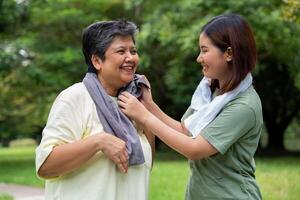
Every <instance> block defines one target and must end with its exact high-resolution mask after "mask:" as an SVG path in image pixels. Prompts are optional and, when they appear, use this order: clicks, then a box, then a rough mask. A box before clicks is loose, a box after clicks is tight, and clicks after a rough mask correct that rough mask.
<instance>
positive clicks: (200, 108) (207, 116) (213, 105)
mask: <svg viewBox="0 0 300 200" xmlns="http://www.w3.org/2000/svg"><path fill="white" fill-rule="evenodd" d="M252 80H253V79H252V75H251V73H248V74H247V76H246V77H245V78H244V80H243V81H242V82H241V83H240V84H239V85H238V86H237V87H236V88H235V89H234V90H231V91H229V92H226V93H224V94H222V95H219V96H216V97H215V98H213V99H212V93H211V89H210V83H211V79H209V78H207V77H203V79H202V80H201V82H200V83H199V85H198V87H197V89H196V90H195V92H194V94H193V97H192V102H191V106H190V107H191V108H192V109H193V110H195V112H194V113H193V114H192V115H190V116H189V117H188V118H186V119H185V120H184V124H185V126H186V128H187V129H188V130H189V132H190V133H191V134H192V136H193V137H194V138H195V137H197V136H198V135H199V133H200V132H201V131H202V130H203V129H204V128H205V127H206V126H207V125H208V124H209V123H210V122H212V121H213V120H214V119H215V118H216V116H217V115H218V113H219V112H220V111H221V110H222V108H223V107H224V106H225V105H226V104H227V103H228V102H229V101H231V100H233V99H234V98H235V97H236V96H237V95H238V94H240V93H241V92H244V91H246V90H247V89H248V88H249V87H250V86H251V85H252Z"/></svg>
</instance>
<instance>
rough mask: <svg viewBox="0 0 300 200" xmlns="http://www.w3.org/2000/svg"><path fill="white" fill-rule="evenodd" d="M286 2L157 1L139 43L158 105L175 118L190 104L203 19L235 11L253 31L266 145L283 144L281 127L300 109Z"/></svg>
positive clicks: (296, 30)
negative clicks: (257, 56)
mask: <svg viewBox="0 0 300 200" xmlns="http://www.w3.org/2000/svg"><path fill="white" fill-rule="evenodd" d="M287 6H289V4H286V3H284V2H282V1H279V0H272V1H266V2H262V1H259V0H251V1H234V0H228V1H204V0H203V1H201V0H190V1H180V2H178V3H173V4H172V5H170V4H161V6H160V7H159V9H156V10H155V12H154V13H153V14H151V15H149V16H148V18H147V19H146V20H145V23H143V26H142V31H141V33H140V37H141V41H140V44H141V51H142V53H143V56H144V57H143V58H144V59H143V64H144V65H143V70H144V71H145V73H146V74H147V75H148V76H149V77H150V80H151V82H152V83H153V84H154V87H153V88H154V94H155V96H156V97H159V104H160V105H161V106H162V108H163V109H164V110H166V111H167V112H168V113H170V114H172V115H173V116H174V117H176V118H177V119H179V118H180V116H181V114H182V113H183V112H184V110H185V108H186V107H187V106H188V103H189V99H190V97H191V95H192V91H193V90H194V89H195V87H196V85H197V84H198V83H199V81H200V75H199V74H200V73H199V71H200V66H199V65H198V64H196V62H195V59H196V57H197V54H198V51H199V50H198V46H197V44H198V42H197V40H198V36H199V31H200V28H201V27H202V26H203V25H204V23H206V22H207V21H208V20H209V19H210V18H211V17H213V16H215V15H219V14H224V13H239V14H241V15H243V16H244V17H245V18H246V19H247V20H248V21H249V22H250V24H251V25H252V27H253V30H254V33H255V36H256V41H257V46H258V54H259V59H258V65H257V68H256V70H255V72H254V80H255V87H256V89H257V90H258V93H259V94H260V97H261V99H262V103H263V113H264V119H265V126H266V129H267V131H268V134H269V137H268V138H269V143H268V148H270V149H276V150H280V151H281V150H284V146H283V136H284V132H285V130H286V129H287V127H288V126H289V124H290V123H291V122H292V120H293V119H295V118H296V117H297V116H298V115H299V111H300V104H299V102H300V90H299V85H298V87H297V82H298V83H299V75H300V73H299V66H298V65H299V55H300V49H299V47H300V41H299V38H298V37H299V35H300V27H299V24H297V23H296V22H295V18H293V17H292V18H291V17H290V18H288V19H293V20H288V19H287V18H286V17H285V15H284V14H285V10H286V9H287ZM157 77H159V78H157Z"/></svg>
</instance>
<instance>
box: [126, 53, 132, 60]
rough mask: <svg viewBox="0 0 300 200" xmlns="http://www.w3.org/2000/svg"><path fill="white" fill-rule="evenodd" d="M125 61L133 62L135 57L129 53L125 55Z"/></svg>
mask: <svg viewBox="0 0 300 200" xmlns="http://www.w3.org/2000/svg"><path fill="white" fill-rule="evenodd" d="M125 56H126V57H125V60H126V61H132V60H133V55H132V54H131V52H127V53H126V55H125Z"/></svg>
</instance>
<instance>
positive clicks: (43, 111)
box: [0, 0, 300, 148]
mask: <svg viewBox="0 0 300 200" xmlns="http://www.w3.org/2000/svg"><path fill="white" fill-rule="evenodd" d="M0 2H1V3H0V38H1V41H0V77H1V81H0V92H1V96H0V109H1V111H0V141H2V142H3V143H8V141H9V140H11V139H13V138H18V137H24V136H31V137H38V136H40V133H41V130H42V128H43V126H44V125H45V123H46V120H47V115H48V112H49V109H50V107H51V104H52V102H53V100H54V98H55V97H56V95H57V94H58V93H59V91H61V90H62V89H64V88H66V87H68V86H69V85H71V84H72V83H75V82H78V81H81V79H82V77H83V75H84V73H85V71H86V66H85V64H84V59H83V56H82V53H81V31H82V29H83V28H84V27H86V26H87V25H89V24H91V23H92V22H95V21H99V20H110V19H117V18H125V19H128V20H132V21H134V22H136V23H137V24H138V26H139V27H140V33H139V34H138V38H137V45H138V48H139V54H140V57H141V61H140V69H139V73H144V74H146V75H147V77H148V79H149V80H150V82H151V83H152V88H153V96H154V98H155V100H156V102H157V103H158V104H159V105H160V107H161V108H162V109H163V110H165V111H166V112H167V113H168V114H170V115H171V116H173V117H175V118H176V119H180V117H181V115H182V114H183V112H184V111H185V109H186V108H187V107H188V106H189V102H190V99H191V95H192V94H193V91H194V89H195V88H196V86H197V84H198V83H199V81H200V80H201V78H202V77H201V73H200V71H201V67H200V66H199V65H198V64H197V63H196V57H197V55H198V52H199V50H198V37H199V33H200V30H201V27H202V26H203V25H204V24H205V23H206V22H207V21H208V20H209V19H210V18H211V17H213V16H215V15H219V14H224V13H239V14H241V15H243V16H244V17H245V18H246V19H247V20H248V21H249V23H250V24H251V26H252V28H253V31H254V34H255V37H256V41H257V48H258V53H259V61H258V65H257V68H256V70H255V72H254V80H255V87H256V89H257V90H258V92H259V94H260V96H261V98H262V102H263V107H264V118H265V124H266V128H267V131H268V132H269V137H268V138H269V142H270V147H277V148H283V134H284V132H285V130H286V129H287V127H288V126H289V124H290V122H291V121H293V120H295V119H299V110H300V104H299V102H300V68H299V66H298V65H299V63H300V62H299V61H300V48H299V47H300V40H299V35H300V27H299V26H300V25H299V1H298V0H285V1H281V0H269V1H260V0H247V1H246V0H243V1H234V0H227V1H218V0H213V1H204V0H188V1H186V0H173V1H172V2H171V1H166V0H165V1H164V0H160V1H158V0H152V1H147V0H125V1H122V0H101V1H98V0H86V1H82V0H39V1H33V0H5V1H0ZM298 121H299V120H298Z"/></svg>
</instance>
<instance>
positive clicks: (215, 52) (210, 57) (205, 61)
mask: <svg viewBox="0 0 300 200" xmlns="http://www.w3.org/2000/svg"><path fill="white" fill-rule="evenodd" d="M199 47H200V54H199V56H198V58H197V62H198V63H199V64H201V65H202V67H203V68H202V72H203V75H204V76H206V77H208V78H212V79H218V80H224V79H226V77H228V75H229V66H228V63H227V62H228V61H230V60H229V57H228V53H226V52H225V53H223V52H222V51H221V50H220V49H219V48H217V47H216V46H214V45H213V43H212V42H211V40H210V39H209V38H208V37H207V36H206V35H205V33H201V34H200V37H199Z"/></svg>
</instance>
